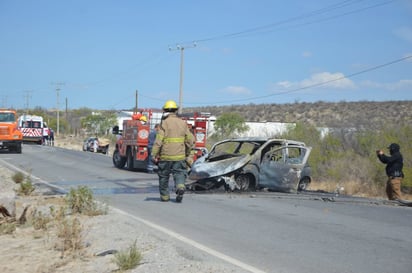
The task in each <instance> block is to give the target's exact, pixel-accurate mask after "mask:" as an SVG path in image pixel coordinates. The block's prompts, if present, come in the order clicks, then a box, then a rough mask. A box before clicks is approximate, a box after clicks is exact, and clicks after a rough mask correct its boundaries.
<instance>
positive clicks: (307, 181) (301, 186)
mask: <svg viewBox="0 0 412 273" xmlns="http://www.w3.org/2000/svg"><path fill="white" fill-rule="evenodd" d="M309 184H310V179H309V178H308V177H303V178H302V179H301V180H300V181H299V185H298V191H305V190H307V189H308V187H309Z"/></svg>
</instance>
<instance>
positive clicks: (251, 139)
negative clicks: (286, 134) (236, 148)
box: [216, 137, 305, 145]
mask: <svg viewBox="0 0 412 273" xmlns="http://www.w3.org/2000/svg"><path fill="white" fill-rule="evenodd" d="M230 141H234V142H263V143H265V142H279V143H285V144H286V143H287V144H295V145H305V143H304V142H301V141H296V140H291V139H283V138H264V137H240V138H229V139H225V140H222V141H219V142H217V143H216V144H218V143H223V142H230Z"/></svg>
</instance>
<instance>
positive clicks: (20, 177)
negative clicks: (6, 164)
mask: <svg viewBox="0 0 412 273" xmlns="http://www.w3.org/2000/svg"><path fill="white" fill-rule="evenodd" d="M11 179H12V180H13V181H14V183H16V184H20V183H21V182H23V180H24V174H23V173H22V172H16V173H15V174H13V176H12V177H11Z"/></svg>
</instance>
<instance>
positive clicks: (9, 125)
mask: <svg viewBox="0 0 412 273" xmlns="http://www.w3.org/2000/svg"><path fill="white" fill-rule="evenodd" d="M22 142H23V134H22V133H21V131H20V130H19V129H18V123H17V113H16V111H15V110H11V109H0V150H2V149H8V151H9V152H16V153H18V154H20V153H21V150H22V149H21V146H22Z"/></svg>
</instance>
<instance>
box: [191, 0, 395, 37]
mask: <svg viewBox="0 0 412 273" xmlns="http://www.w3.org/2000/svg"><path fill="white" fill-rule="evenodd" d="M364 1H365V0H346V1H342V2H339V3H336V4H333V5H330V6H326V7H324V8H321V9H317V10H314V11H310V12H306V13H303V14H300V15H298V16H294V17H291V18H287V19H284V20H280V21H278V22H274V23H271V24H268V25H263V26H258V27H254V28H250V29H246V30H242V31H238V32H233V33H227V34H222V35H217V36H212V37H207V38H202V39H196V40H194V41H196V42H209V41H214V40H223V39H230V38H238V37H245V36H249V35H254V34H257V33H266V32H271V31H273V28H275V27H279V26H282V25H286V24H288V23H292V22H296V21H302V20H304V19H308V18H312V17H315V16H318V15H322V14H326V13H330V12H332V11H335V10H339V9H342V8H346V7H349V6H352V5H354V4H358V3H361V2H364ZM395 1H397V0H388V1H383V2H381V3H376V2H375V3H373V4H370V5H369V6H366V7H361V8H358V9H355V10H353V11H348V12H345V13H342V14H337V15H334V16H330V17H328V18H327V19H318V20H315V21H313V22H309V23H312V24H313V23H318V22H322V21H325V20H331V19H335V18H338V17H343V16H347V15H350V14H353V13H356V12H361V11H365V10H368V9H371V8H376V7H379V6H383V5H386V4H389V3H392V2H395ZM301 25H307V23H301V24H298V25H295V26H294V27H296V26H301Z"/></svg>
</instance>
